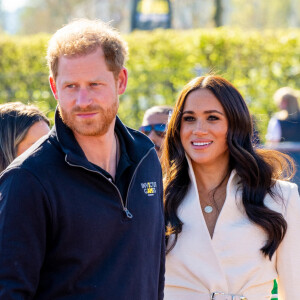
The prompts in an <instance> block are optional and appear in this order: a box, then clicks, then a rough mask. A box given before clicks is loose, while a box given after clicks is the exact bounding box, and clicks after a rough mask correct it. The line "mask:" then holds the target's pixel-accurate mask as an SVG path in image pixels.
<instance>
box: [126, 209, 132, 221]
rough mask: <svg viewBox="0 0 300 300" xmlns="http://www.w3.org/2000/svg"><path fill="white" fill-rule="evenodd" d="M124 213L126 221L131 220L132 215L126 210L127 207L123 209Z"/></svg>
mask: <svg viewBox="0 0 300 300" xmlns="http://www.w3.org/2000/svg"><path fill="white" fill-rule="evenodd" d="M124 211H125V214H126V217H127V218H128V219H132V218H133V215H132V213H131V212H130V211H129V210H128V209H127V207H124Z"/></svg>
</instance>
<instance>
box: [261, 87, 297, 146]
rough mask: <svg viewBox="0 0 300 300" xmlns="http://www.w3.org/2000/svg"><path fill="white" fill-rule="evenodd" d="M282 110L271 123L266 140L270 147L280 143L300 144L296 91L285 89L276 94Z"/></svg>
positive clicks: (276, 101) (276, 100)
mask: <svg viewBox="0 0 300 300" xmlns="http://www.w3.org/2000/svg"><path fill="white" fill-rule="evenodd" d="M274 101H275V103H276V105H277V106H278V108H279V109H280V111H279V112H277V113H276V114H275V115H274V116H273V117H272V118H271V119H270V121H269V124H268V130H267V135H266V140H267V143H268V144H269V145H275V146H276V144H278V143H279V142H300V135H299V130H300V111H299V105H298V100H297V96H296V91H295V90H293V89H292V88H290V87H283V88H280V89H279V90H277V91H276V93H275V94H274Z"/></svg>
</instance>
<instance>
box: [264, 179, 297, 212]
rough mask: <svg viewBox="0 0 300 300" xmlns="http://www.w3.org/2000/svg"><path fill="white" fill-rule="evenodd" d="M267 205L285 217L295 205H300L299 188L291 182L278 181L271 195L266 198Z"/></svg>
mask: <svg viewBox="0 0 300 300" xmlns="http://www.w3.org/2000/svg"><path fill="white" fill-rule="evenodd" d="M264 202H265V204H266V205H267V206H268V207H269V208H271V209H273V210H275V211H278V212H281V213H282V214H283V215H285V214H286V212H287V210H290V209H291V208H292V207H294V205H296V206H298V205H299V204H300V198H299V191H298V186H297V184H295V183H292V182H290V181H283V180H276V182H275V184H274V186H273V187H272V189H271V194H268V195H267V196H266V197H265V201H264Z"/></svg>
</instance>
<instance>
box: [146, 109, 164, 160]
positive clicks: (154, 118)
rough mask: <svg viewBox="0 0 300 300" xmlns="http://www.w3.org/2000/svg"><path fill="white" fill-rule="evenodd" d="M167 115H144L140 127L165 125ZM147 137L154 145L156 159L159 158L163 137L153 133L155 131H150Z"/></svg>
mask: <svg viewBox="0 0 300 300" xmlns="http://www.w3.org/2000/svg"><path fill="white" fill-rule="evenodd" d="M168 117H169V116H168V115H166V114H163V113H154V114H151V115H148V116H147V115H145V117H144V119H143V123H142V126H147V125H152V126H153V125H156V124H167V122H168ZM147 135H148V137H149V138H150V139H151V141H152V142H153V143H154V144H155V150H156V152H157V155H158V157H161V154H162V144H163V141H164V136H161V135H159V134H157V133H156V132H155V130H153V128H152V130H151V131H150V133H149V134H147Z"/></svg>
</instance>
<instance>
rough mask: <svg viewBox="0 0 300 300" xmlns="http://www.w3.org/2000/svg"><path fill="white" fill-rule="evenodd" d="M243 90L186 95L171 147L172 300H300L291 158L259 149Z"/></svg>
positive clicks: (211, 79)
mask: <svg viewBox="0 0 300 300" xmlns="http://www.w3.org/2000/svg"><path fill="white" fill-rule="evenodd" d="M251 136H252V122H251V117H250V115H249V111H248V108H247V106H246V104H245V101H244V100H243V98H242V96H241V95H240V93H239V92H238V91H237V90H236V89H235V88H234V87H233V86H232V85H231V84H230V83H229V82H228V81H227V80H225V79H223V78H221V77H218V76H207V77H198V78H195V79H194V80H192V81H191V82H190V83H188V84H187V85H186V86H185V87H184V89H183V91H182V92H181V94H180V96H179V99H178V101H177V103H176V105H175V108H174V112H173V114H172V117H171V120H170V123H169V126H168V130H167V134H166V140H165V145H164V152H163V166H164V173H165V218H166V224H167V257H166V288H165V299H166V300H185V299H186V300H196V299H197V300H209V299H217V300H221V299H223V300H225V299H235V300H236V299H248V300H260V299H270V293H271V290H272V287H273V280H274V279H275V278H278V280H279V299H280V300H283V299H285V300H290V299H297V296H298V294H299V288H298V285H299V282H300V271H299V270H300V242H299V236H300V199H299V195H298V190H297V186H296V185H295V184H292V183H288V182H284V181H281V180H279V179H283V178H284V175H289V174H291V173H292V171H293V162H292V160H291V159H290V158H289V157H288V156H287V155H285V154H281V153H279V152H276V151H272V150H262V149H260V150H255V149H253V146H252V143H251Z"/></svg>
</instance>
